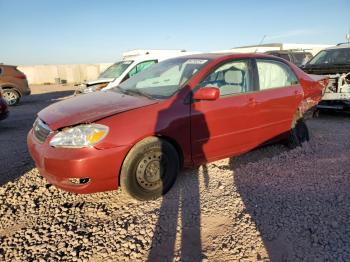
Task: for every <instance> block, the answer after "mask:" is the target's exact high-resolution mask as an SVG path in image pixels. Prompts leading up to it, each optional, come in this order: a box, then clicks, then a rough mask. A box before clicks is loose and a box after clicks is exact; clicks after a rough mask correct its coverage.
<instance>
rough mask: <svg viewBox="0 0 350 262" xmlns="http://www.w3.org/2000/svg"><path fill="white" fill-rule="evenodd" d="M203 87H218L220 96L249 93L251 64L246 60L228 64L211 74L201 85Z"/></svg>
mask: <svg viewBox="0 0 350 262" xmlns="http://www.w3.org/2000/svg"><path fill="white" fill-rule="evenodd" d="M200 86H201V87H218V88H219V89H220V96H228V95H233V94H239V93H245V92H249V91H251V90H250V87H251V83H250V78H249V63H248V61H244V60H240V61H239V60H236V61H230V62H227V63H225V64H223V65H221V66H219V67H218V68H217V69H216V70H215V71H214V72H212V73H211V74H209V75H208V76H207V77H206V78H205V79H204V80H203V81H202V82H201V83H200Z"/></svg>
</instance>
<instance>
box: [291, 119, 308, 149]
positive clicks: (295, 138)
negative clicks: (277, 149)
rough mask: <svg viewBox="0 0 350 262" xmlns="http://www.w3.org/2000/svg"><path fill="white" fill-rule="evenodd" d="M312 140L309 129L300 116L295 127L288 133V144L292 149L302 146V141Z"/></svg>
mask: <svg viewBox="0 0 350 262" xmlns="http://www.w3.org/2000/svg"><path fill="white" fill-rule="evenodd" d="M309 140H310V136H309V129H308V127H307V125H306V123H305V121H304V119H302V118H300V119H299V120H297V122H296V124H295V126H294V128H292V129H291V130H290V131H289V133H288V138H287V146H288V147H289V148H291V149H293V148H296V147H299V146H302V143H304V142H307V141H309Z"/></svg>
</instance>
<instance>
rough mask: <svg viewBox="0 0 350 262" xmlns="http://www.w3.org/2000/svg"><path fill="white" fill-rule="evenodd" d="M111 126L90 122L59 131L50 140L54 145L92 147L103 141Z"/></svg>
mask: <svg viewBox="0 0 350 262" xmlns="http://www.w3.org/2000/svg"><path fill="white" fill-rule="evenodd" d="M108 130H109V128H108V127H107V126H104V125H99V124H90V125H80V126H75V127H72V128H67V129H64V130H62V131H61V132H59V133H57V134H56V135H55V136H54V137H53V138H52V139H51V141H50V145H51V146H53V147H70V148H82V147H90V146H93V145H95V144H97V143H98V142H100V141H102V140H103V139H104V138H105V137H106V136H107V134H108Z"/></svg>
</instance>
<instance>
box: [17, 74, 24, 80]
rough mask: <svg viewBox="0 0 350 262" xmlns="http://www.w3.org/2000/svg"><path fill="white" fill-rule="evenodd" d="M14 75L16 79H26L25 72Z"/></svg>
mask: <svg viewBox="0 0 350 262" xmlns="http://www.w3.org/2000/svg"><path fill="white" fill-rule="evenodd" d="M15 77H16V78H18V79H27V77H26V75H25V74H20V75H15Z"/></svg>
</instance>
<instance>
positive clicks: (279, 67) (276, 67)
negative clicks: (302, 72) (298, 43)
mask: <svg viewBox="0 0 350 262" xmlns="http://www.w3.org/2000/svg"><path fill="white" fill-rule="evenodd" d="M256 63H257V67H258V74H259V86H260V90H265V89H271V88H277V87H285V86H292V85H296V84H298V79H297V77H296V76H295V74H294V73H293V72H292V70H291V69H290V68H289V66H287V65H286V64H284V63H281V62H278V61H274V60H262V59H257V62H256Z"/></svg>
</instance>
